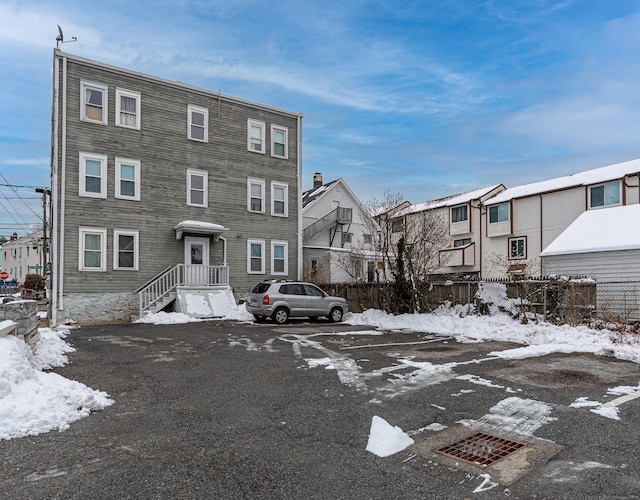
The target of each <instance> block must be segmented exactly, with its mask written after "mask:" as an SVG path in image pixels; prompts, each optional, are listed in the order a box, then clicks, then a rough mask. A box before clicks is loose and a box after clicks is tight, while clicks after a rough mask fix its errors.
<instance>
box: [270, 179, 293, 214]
mask: <svg viewBox="0 0 640 500" xmlns="http://www.w3.org/2000/svg"><path fill="white" fill-rule="evenodd" d="M288 196H289V186H288V185H287V184H282V183H279V182H272V183H271V215H275V216H277V217H287V216H288V215H289V213H288V212H289V207H288V203H287V198H288Z"/></svg>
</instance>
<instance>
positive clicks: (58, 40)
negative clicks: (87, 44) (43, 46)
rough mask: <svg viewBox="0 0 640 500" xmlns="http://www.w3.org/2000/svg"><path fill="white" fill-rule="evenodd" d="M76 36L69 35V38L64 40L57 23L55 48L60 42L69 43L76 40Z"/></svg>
mask: <svg viewBox="0 0 640 500" xmlns="http://www.w3.org/2000/svg"><path fill="white" fill-rule="evenodd" d="M77 41H78V38H77V37H75V36H72V37H71V40H67V41H66V42H65V41H64V34H63V33H62V28H61V27H60V25H59V24H58V36H57V37H56V49H59V48H60V44H61V43H71V42H77Z"/></svg>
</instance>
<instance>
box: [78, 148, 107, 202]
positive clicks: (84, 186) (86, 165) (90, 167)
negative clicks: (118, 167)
mask: <svg viewBox="0 0 640 500" xmlns="http://www.w3.org/2000/svg"><path fill="white" fill-rule="evenodd" d="M79 163H80V178H79V182H78V196H86V197H89V198H106V197H107V157H106V156H104V155H94V154H91V153H80V155H79Z"/></svg>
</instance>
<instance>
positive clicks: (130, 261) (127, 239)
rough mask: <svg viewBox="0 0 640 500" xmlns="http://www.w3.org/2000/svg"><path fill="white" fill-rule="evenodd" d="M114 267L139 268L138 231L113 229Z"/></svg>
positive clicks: (132, 269) (124, 269)
mask: <svg viewBox="0 0 640 500" xmlns="http://www.w3.org/2000/svg"><path fill="white" fill-rule="evenodd" d="M113 269H115V270H123V271H137V270H138V231H125V230H119V229H115V230H114V231H113Z"/></svg>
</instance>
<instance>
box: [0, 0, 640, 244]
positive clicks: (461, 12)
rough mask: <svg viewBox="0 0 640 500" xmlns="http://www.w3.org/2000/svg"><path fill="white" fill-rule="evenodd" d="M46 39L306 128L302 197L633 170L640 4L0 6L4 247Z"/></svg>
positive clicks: (45, 139)
mask: <svg viewBox="0 0 640 500" xmlns="http://www.w3.org/2000/svg"><path fill="white" fill-rule="evenodd" d="M57 24H59V25H60V26H61V27H62V28H63V30H64V33H65V37H66V39H70V38H71V37H72V36H75V37H77V39H78V41H77V42H75V43H68V44H67V43H65V44H63V45H61V48H62V49H63V50H65V51H67V52H70V53H73V54H77V55H80V56H83V57H87V58H91V59H95V60H98V61H102V62H106V63H109V64H114V65H116V66H121V67H124V68H129V69H133V70H136V71H140V72H143V73H147V74H152V75H156V76H160V77H163V78H168V79H172V80H180V81H182V82H187V83H190V84H193V85H197V86H200V87H204V88H208V89H211V90H215V91H217V90H220V91H221V92H222V93H224V94H228V95H233V96H237V97H241V98H243V99H248V100H252V101H257V102H260V103H265V104H268V105H271V106H276V107H280V108H284V109H288V110H291V111H297V112H302V113H304V116H305V117H304V119H303V177H304V180H303V188H304V189H308V188H309V187H311V184H312V176H313V173H314V172H316V171H318V172H322V173H323V175H324V180H325V182H326V181H330V180H333V179H335V178H337V177H343V178H344V179H345V180H346V181H347V183H348V184H349V185H350V186H351V188H352V189H353V191H354V192H355V193H356V194H357V195H358V196H359V197H360V198H361V199H362V200H369V199H371V198H372V197H376V198H377V199H381V198H383V197H384V192H385V190H389V191H391V192H394V193H398V192H399V193H401V194H403V195H404V198H405V199H408V200H410V201H411V202H413V203H418V202H421V201H425V200H430V199H434V198H438V197H441V196H448V195H452V194H455V193H459V192H463V191H468V190H471V189H475V188H479V187H482V186H486V185H491V184H497V183H500V182H502V183H503V184H505V185H506V186H507V187H512V186H516V185H520V184H526V183H529V182H535V181H539V180H544V179H548V178H552V177H556V176H560V175H565V174H569V173H573V172H577V171H581V170H588V169H591V168H596V167H600V166H604V165H609V164H613V163H617V162H621V161H626V160H630V159H635V158H639V157H640V84H638V82H640V51H639V50H638V47H640V0H616V1H609V0H484V1H483V0H431V1H429V0H421V1H406V2H396V1H392V0H379V1H364V0H349V1H344V0H342V1H335V0H323V1H322V2H318V1H308V0H281V1H279V2H273V1H262V0H235V1H234V0H222V1H217V0H212V1H205V0H202V1H188V0H158V1H154V2H147V1H144V0H141V1H139V2H131V1H129V0H127V1H108V0H105V1H103V2H91V3H87V2H81V1H70V0H58V1H56V2H38V1H33V0H26V1H25V0H21V1H19V2H14V1H12V0H8V1H7V0H4V1H3V2H2V3H1V4H0V43H1V44H2V48H3V50H2V51H1V53H0V75H1V76H0V117H1V118H0V174H2V175H0V184H2V186H0V235H5V236H9V235H10V234H11V233H12V232H13V230H17V231H18V233H20V234H25V233H26V232H28V229H29V224H31V223H34V222H37V221H38V217H41V214H42V208H41V205H40V203H41V202H40V198H39V196H38V195H36V194H35V193H34V190H33V187H37V186H48V184H49V151H50V123H51V86H52V85H51V65H52V52H53V48H54V47H55V38H56V36H57V34H58V32H57V27H56V25H57ZM4 184H11V185H12V186H25V187H6V186H4Z"/></svg>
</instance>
